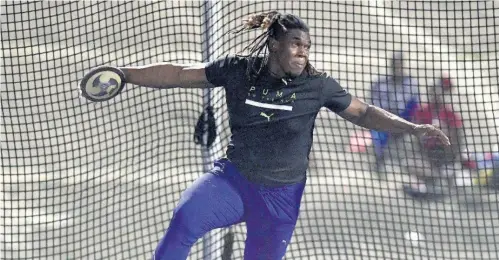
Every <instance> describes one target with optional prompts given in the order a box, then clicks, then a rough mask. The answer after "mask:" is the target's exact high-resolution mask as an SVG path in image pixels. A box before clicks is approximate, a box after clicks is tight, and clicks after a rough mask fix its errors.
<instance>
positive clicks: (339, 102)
mask: <svg viewBox="0 0 499 260" xmlns="http://www.w3.org/2000/svg"><path fill="white" fill-rule="evenodd" d="M322 97H323V107H326V108H328V109H330V110H331V111H333V112H335V113H338V112H341V111H343V110H345V109H346V108H347V107H348V106H349V105H350V103H351V102H352V95H351V94H350V93H349V92H348V91H347V90H346V89H344V88H342V87H341V86H340V84H339V83H338V81H336V80H335V79H334V78H332V77H330V76H327V75H326V76H324V78H323V86H322Z"/></svg>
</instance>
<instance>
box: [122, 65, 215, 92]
mask: <svg viewBox="0 0 499 260" xmlns="http://www.w3.org/2000/svg"><path fill="white" fill-rule="evenodd" d="M119 69H121V70H122V71H123V73H124V74H125V80H126V82H127V83H132V84H135V85H139V86H143V87H149V88H159V89H168V88H177V87H179V88H212V87H215V86H214V85H212V84H210V83H209V82H208V80H207V78H206V74H205V68H204V66H203V64H200V65H182V64H173V63H156V64H151V65H147V66H140V67H121V68H119Z"/></svg>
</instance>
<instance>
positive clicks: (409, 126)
mask: <svg viewBox="0 0 499 260" xmlns="http://www.w3.org/2000/svg"><path fill="white" fill-rule="evenodd" d="M337 114H338V115H339V116H341V117H342V118H344V119H346V120H348V121H350V122H352V123H353V124H355V125H358V126H361V127H364V128H367V129H371V130H376V131H382V132H389V133H392V134H413V135H416V136H417V137H419V138H421V137H424V136H435V137H438V139H439V141H440V142H441V143H442V144H444V145H450V143H449V139H448V138H447V136H445V134H444V133H443V132H442V131H440V130H439V129H438V128H436V127H434V126H432V125H427V124H422V125H419V124H414V123H411V122H409V121H407V120H405V119H403V118H401V117H399V116H397V115H394V114H392V113H390V112H388V111H386V110H383V109H381V108H379V107H376V106H373V105H369V104H367V103H365V102H363V101H361V100H359V99H357V98H356V97H352V100H351V102H350V105H349V106H348V107H347V108H346V109H344V110H343V111H341V112H337Z"/></svg>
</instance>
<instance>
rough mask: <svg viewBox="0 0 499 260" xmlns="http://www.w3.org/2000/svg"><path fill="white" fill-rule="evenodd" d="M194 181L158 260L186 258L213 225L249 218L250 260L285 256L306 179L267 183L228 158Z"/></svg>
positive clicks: (156, 255) (247, 254) (176, 212)
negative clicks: (246, 174) (259, 181)
mask: <svg viewBox="0 0 499 260" xmlns="http://www.w3.org/2000/svg"><path fill="white" fill-rule="evenodd" d="M214 166H215V167H214V168H213V170H212V171H210V172H209V173H207V174H204V175H203V176H201V177H200V178H199V179H197V180H196V181H194V182H193V183H192V185H191V186H190V187H189V188H188V189H186V190H185V191H184V192H183V193H182V196H181V199H180V202H179V204H178V205H177V207H176V208H175V210H174V213H173V218H172V220H171V222H170V225H169V227H168V229H167V231H166V234H165V235H164V237H163V238H162V239H161V241H160V242H159V245H158V246H157V248H156V250H155V252H154V258H153V259H154V260H160V259H161V260H170V259H171V260H182V259H186V258H187V256H188V254H189V251H190V249H191V247H192V245H193V244H194V243H195V242H196V241H197V240H198V239H199V238H201V237H202V236H204V234H206V233H207V232H209V231H210V230H212V229H216V228H221V227H228V226H231V225H234V224H237V223H241V222H246V227H247V239H246V245H245V250H244V259H245V260H252V259H255V260H257V259H258V260H259V259H265V260H273V259H276V260H277V259H282V258H283V257H284V255H285V253H286V249H287V246H288V244H289V242H290V240H291V237H292V234H293V231H294V228H295V225H296V221H297V219H298V212H299V208H300V202H301V198H302V194H303V190H304V187H305V181H303V182H301V183H297V184H293V185H286V186H279V187H266V186H261V185H256V184H254V183H251V182H249V181H248V180H247V179H245V178H244V177H243V176H242V175H241V174H240V173H239V172H238V170H237V169H236V168H235V166H234V165H233V164H232V163H231V162H229V161H228V160H226V159H222V160H217V161H215V164H214Z"/></svg>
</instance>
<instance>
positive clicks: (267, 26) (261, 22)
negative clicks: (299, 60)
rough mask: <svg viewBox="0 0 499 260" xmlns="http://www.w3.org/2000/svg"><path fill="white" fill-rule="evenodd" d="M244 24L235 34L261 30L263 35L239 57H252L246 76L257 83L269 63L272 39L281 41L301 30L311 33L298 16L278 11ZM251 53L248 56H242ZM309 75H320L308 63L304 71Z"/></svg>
mask: <svg viewBox="0 0 499 260" xmlns="http://www.w3.org/2000/svg"><path fill="white" fill-rule="evenodd" d="M243 21H244V24H243V25H242V26H241V28H240V29H238V30H236V31H235V33H240V32H242V31H251V30H254V29H258V28H261V29H263V33H261V34H260V35H259V36H258V37H256V38H255V39H254V40H253V41H252V42H251V43H250V44H248V45H247V46H246V47H245V48H244V49H243V50H242V51H241V52H240V53H239V54H238V55H239V56H242V57H250V59H248V60H249V64H248V69H247V71H246V76H247V78H248V80H249V81H256V80H257V79H258V77H259V76H260V73H261V72H262V69H263V68H264V67H265V66H266V65H267V63H268V59H269V57H268V50H269V44H270V39H271V38H272V39H274V40H280V39H281V38H282V37H283V36H284V35H285V34H286V32H287V31H288V30H290V29H300V30H302V31H304V32H309V27H308V26H307V25H306V24H305V22H304V21H303V20H302V19H300V18H299V17H298V16H295V15H292V14H281V13H279V12H277V11H270V12H263V13H259V14H254V15H251V16H249V17H248V18H247V19H245V20H243ZM244 51H249V53H248V54H246V55H243V54H241V53H242V52H244ZM261 55H263V58H262V60H261V62H257V60H258V57H259V56H261ZM304 70H305V71H306V72H307V73H308V74H309V75H318V74H320V73H319V72H318V71H317V70H316V69H315V68H314V67H313V66H312V65H311V64H310V62H309V61H308V62H307V65H306V66H305V69H304Z"/></svg>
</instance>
